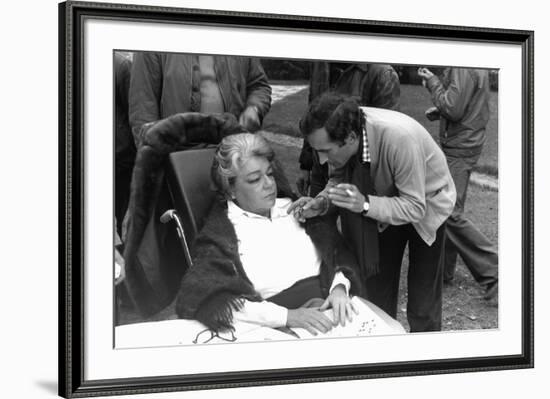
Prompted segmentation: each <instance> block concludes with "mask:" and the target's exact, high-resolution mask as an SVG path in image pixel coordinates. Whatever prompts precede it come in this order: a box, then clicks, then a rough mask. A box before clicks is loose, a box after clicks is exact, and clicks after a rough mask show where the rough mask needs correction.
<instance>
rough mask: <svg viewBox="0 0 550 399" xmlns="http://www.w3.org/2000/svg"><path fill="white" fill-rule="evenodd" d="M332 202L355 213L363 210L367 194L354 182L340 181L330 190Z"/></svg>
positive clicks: (329, 195)
mask: <svg viewBox="0 0 550 399" xmlns="http://www.w3.org/2000/svg"><path fill="white" fill-rule="evenodd" d="M328 197H329V199H330V202H332V203H333V204H334V205H336V206H339V207H340V208H345V209H348V210H350V211H352V212H355V213H360V212H362V211H363V205H364V203H365V196H364V195H363V194H361V192H360V191H359V189H358V188H357V187H356V186H355V185H353V184H346V183H340V184H338V185H337V186H335V187H332V188H330V189H329V190H328Z"/></svg>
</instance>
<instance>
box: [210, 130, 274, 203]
mask: <svg viewBox="0 0 550 399" xmlns="http://www.w3.org/2000/svg"><path fill="white" fill-rule="evenodd" d="M252 157H262V158H265V159H267V160H268V161H269V162H270V163H271V162H273V159H274V158H275V153H274V152H273V149H272V148H271V146H270V145H269V144H268V142H267V141H266V139H264V138H263V137H262V136H261V135H259V134H252V133H239V134H232V135H230V136H226V137H224V138H223V140H222V141H221V142H220V144H219V145H218V148H217V149H216V154H215V155H214V162H213V163H212V169H211V172H210V173H211V178H212V182H213V183H214V188H215V190H216V192H217V193H218V194H219V195H221V196H222V197H223V198H225V199H231V187H233V184H234V183H235V178H236V176H237V174H238V171H239V169H240V167H241V166H242V165H243V164H244V162H246V161H247V160H248V159H250V158H252Z"/></svg>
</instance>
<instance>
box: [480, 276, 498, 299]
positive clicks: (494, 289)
mask: <svg viewBox="0 0 550 399" xmlns="http://www.w3.org/2000/svg"><path fill="white" fill-rule="evenodd" d="M497 295H498V281H495V282H494V283H491V284H489V285H488V286H487V288H486V289H485V295H483V299H485V300H486V301H489V300H491V299H493V298H495V297H496V296H497Z"/></svg>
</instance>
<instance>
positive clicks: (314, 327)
mask: <svg viewBox="0 0 550 399" xmlns="http://www.w3.org/2000/svg"><path fill="white" fill-rule="evenodd" d="M286 326H287V327H290V328H293V327H296V328H305V329H306V330H308V331H309V332H310V333H311V334H313V335H317V332H319V331H320V332H322V333H326V332H328V331H330V330H331V329H332V327H333V325H332V321H331V320H330V319H329V318H328V317H327V316H325V315H324V314H323V312H321V311H320V310H319V309H317V308H298V309H289V310H288V315H287V319H286Z"/></svg>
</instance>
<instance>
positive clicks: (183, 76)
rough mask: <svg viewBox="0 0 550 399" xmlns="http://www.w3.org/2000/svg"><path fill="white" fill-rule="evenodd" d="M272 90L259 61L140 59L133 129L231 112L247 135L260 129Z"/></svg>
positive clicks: (135, 75) (136, 71)
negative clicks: (185, 114) (177, 118)
mask: <svg viewBox="0 0 550 399" xmlns="http://www.w3.org/2000/svg"><path fill="white" fill-rule="evenodd" d="M270 106H271V87H270V86H269V84H268V81H267V76H266V75H265V73H264V70H263V68H262V66H261V64H260V61H259V60H258V59H255V58H250V57H233V56H220V55H198V54H170V53H151V52H142V53H136V54H135V59H134V65H133V69H132V80H131V84H130V125H131V126H132V131H133V133H134V138H135V140H136V144H138V143H139V141H140V139H141V137H140V134H141V133H140V132H141V127H142V126H143V125H144V124H145V123H148V122H153V121H157V120H159V119H164V118H166V117H168V116H171V115H174V114H177V113H181V112H200V113H204V114H221V113H224V112H229V113H231V114H233V115H235V117H237V119H238V120H239V122H240V124H241V125H242V126H243V127H244V128H245V129H246V130H248V131H251V132H254V131H256V130H258V129H259V128H260V126H261V123H262V120H263V118H264V116H265V115H266V114H267V112H268V111H269V108H270Z"/></svg>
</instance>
